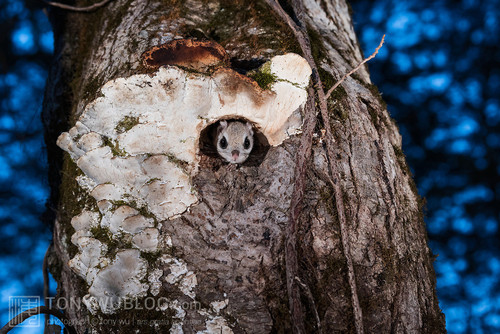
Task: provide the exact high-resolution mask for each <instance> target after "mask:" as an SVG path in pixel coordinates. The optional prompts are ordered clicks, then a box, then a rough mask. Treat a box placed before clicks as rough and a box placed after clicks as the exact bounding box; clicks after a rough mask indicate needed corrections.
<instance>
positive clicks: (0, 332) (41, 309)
mask: <svg viewBox="0 0 500 334" xmlns="http://www.w3.org/2000/svg"><path fill="white" fill-rule="evenodd" d="M38 314H50V315H53V316H55V317H57V318H59V319H60V320H62V322H63V323H64V326H65V328H66V329H67V330H68V333H69V334H76V331H75V329H74V328H73V327H71V326H69V325H68V321H66V320H68V319H67V318H66V316H65V315H64V314H63V313H62V312H60V311H58V310H55V309H52V308H49V307H47V306H38V307H33V308H30V309H29V310H26V311H24V312H22V313H19V314H18V315H16V316H15V317H14V318H13V319H11V320H10V321H9V322H8V323H7V324H6V325H5V326H3V327H2V328H1V329H0V334H6V333H8V332H10V331H11V330H12V329H14V327H16V326H17V325H19V324H20V323H22V322H23V321H24V320H26V319H28V318H29V317H32V316H34V315H38ZM63 320H64V321H63Z"/></svg>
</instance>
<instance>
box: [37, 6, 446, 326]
mask: <svg viewBox="0 0 500 334" xmlns="http://www.w3.org/2000/svg"><path fill="white" fill-rule="evenodd" d="M300 3H301V6H303V12H302V13H295V14H300V15H297V16H298V18H297V17H295V14H294V13H293V12H292V8H293V6H284V8H285V10H286V11H287V12H288V14H289V15H290V16H291V17H292V18H294V19H298V20H301V21H302V22H303V23H304V24H305V25H306V27H305V28H306V29H307V30H306V31H307V35H308V37H309V40H310V42H311V48H312V56H313V57H314V61H315V63H316V65H317V66H318V71H319V76H320V78H321V81H322V82H323V85H324V86H325V87H324V88H325V90H327V89H328V88H329V87H331V86H332V85H333V84H334V83H335V82H336V81H337V80H339V79H340V78H341V77H342V75H343V74H345V73H347V72H348V71H349V70H351V69H352V68H354V67H355V66H356V65H357V64H358V63H359V62H361V61H362V54H361V51H360V48H359V45H358V42H357V39H356V36H355V34H354V30H353V27H352V21H351V18H350V13H349V7H348V5H347V4H346V3H345V1H343V0H338V1H311V0H302V1H301V2H300ZM295 8H296V7H295ZM51 20H52V22H53V26H54V33H55V43H56V49H55V60H54V64H53V66H52V69H51V72H50V75H49V80H48V84H47V89H46V95H45V101H44V111H43V119H44V122H45V125H46V142H47V150H48V154H49V161H50V168H51V175H50V182H51V186H52V193H51V203H50V204H51V207H54V208H57V209H56V210H54V215H55V217H54V219H55V224H54V246H55V247H54V252H53V254H52V257H51V261H50V263H51V272H52V274H53V275H54V277H55V279H56V280H57V281H58V295H57V298H58V299H59V300H65V303H59V306H60V305H63V304H64V305H63V306H64V307H61V308H64V311H65V313H66V314H67V317H68V318H69V319H71V322H72V325H73V326H74V327H75V329H76V330H77V332H78V333H85V332H86V331H87V330H94V331H95V332H98V333H101V332H111V333H131V332H132V330H139V331H140V332H141V333H149V332H151V333H156V332H167V330H169V331H170V332H171V333H181V332H184V333H196V332H201V333H221V332H222V333H231V332H234V333H269V332H272V333H289V332H291V331H292V328H294V327H295V326H297V324H293V323H292V322H293V319H295V317H293V316H292V317H291V316H290V306H289V305H290V303H289V290H288V289H287V269H288V268H287V261H286V258H285V257H286V248H287V247H289V246H290V245H287V243H286V241H287V240H288V237H289V236H288V235H287V233H288V232H290V230H289V223H290V216H291V215H293V217H294V220H295V221H296V222H297V226H296V229H295V233H296V235H295V237H296V240H297V243H296V244H295V245H292V248H293V247H295V250H294V252H296V253H297V260H298V261H297V264H298V266H297V268H296V271H297V277H296V278H295V280H296V281H297V283H296V285H295V286H294V289H296V290H295V291H298V293H299V294H300V300H299V303H300V305H301V312H303V314H302V318H303V321H304V323H303V324H301V326H302V328H303V329H299V331H301V330H302V331H305V332H307V333H313V332H323V333H351V332H352V333H354V332H356V331H358V332H359V328H356V326H355V317H356V316H357V314H358V313H357V312H356V310H355V306H354V305H353V298H352V297H353V295H356V299H357V301H358V302H359V307H360V309H361V310H360V311H361V312H362V328H363V329H364V332H367V333H443V332H445V324H444V315H443V314H442V313H441V310H440V309H439V305H438V300H437V297H436V290H435V274H434V270H433V265H432V261H433V255H432V253H431V251H430V250H429V248H428V245H427V233H426V230H425V223H424V219H423V206H424V201H423V200H422V199H421V198H420V197H419V195H418V193H417V190H416V186H415V184H414V182H413V180H412V176H411V173H410V170H409V168H408V166H407V164H406V161H405V157H404V154H403V153H402V150H401V137H400V135H399V132H398V129H397V126H396V124H395V122H394V121H393V120H392V119H391V118H390V116H389V115H388V112H387V109H386V105H385V103H384V102H383V100H382V99H381V97H380V94H379V93H378V91H377V89H376V87H375V86H373V85H372V84H371V82H370V79H369V74H368V72H367V70H366V68H362V69H360V70H359V71H358V72H357V73H356V74H355V75H353V76H351V77H350V78H348V79H347V80H346V81H345V82H344V83H343V84H342V85H341V86H339V87H338V88H337V89H336V90H335V91H334V92H333V94H332V96H331V97H330V98H329V99H328V100H327V108H328V116H329V119H328V122H326V120H325V119H322V118H321V116H320V115H318V117H319V122H318V124H317V126H316V129H314V131H315V132H316V135H317V136H316V137H315V140H314V141H313V143H312V148H311V152H312V153H311V158H310V160H309V161H308V162H306V165H305V166H306V168H305V169H306V172H305V173H306V174H305V175H306V178H305V184H304V193H303V199H302V201H301V203H294V202H293V201H294V198H292V197H293V195H294V194H295V192H294V185H295V181H296V180H295V176H294V175H295V174H294V173H295V171H296V169H295V167H296V163H297V161H298V159H297V155H300V154H302V153H303V152H301V151H300V150H299V147H300V145H301V135H295V136H291V137H290V138H288V139H286V140H285V141H284V142H283V143H282V144H281V145H278V146H274V147H273V146H272V147H270V148H269V150H268V151H267V154H266V155H265V157H264V158H263V160H262V161H261V162H260V164H255V165H249V166H245V165H243V166H241V167H240V168H236V169H231V168H226V167H225V166H221V165H216V166H203V165H200V167H199V168H198V169H196V170H194V171H191V172H192V174H191V182H192V184H193V187H194V188H195V190H196V194H197V195H196V196H197V198H198V202H197V204H195V205H191V206H190V207H189V210H187V211H184V212H183V213H182V214H179V215H176V216H175V217H169V218H168V219H160V217H158V216H155V215H154V214H153V215H150V213H149V214H148V215H147V217H148V218H149V217H150V218H151V219H153V220H154V221H155V223H157V225H155V227H156V228H158V230H159V231H160V235H163V236H169V237H170V238H171V240H170V241H169V242H166V243H165V245H163V247H160V249H159V251H157V252H154V253H147V252H141V255H140V261H146V262H147V268H148V269H147V273H146V274H144V275H143V276H142V278H141V280H140V281H141V282H142V283H144V284H148V286H153V285H155V284H156V285H155V286H157V285H158V284H159V285H160V287H159V288H158V289H156V290H155V292H152V290H153V289H152V288H151V289H150V290H148V292H146V293H145V294H142V295H137V296H135V297H134V298H132V299H133V300H134V301H135V302H137V305H139V307H134V308H131V309H126V308H124V307H123V305H122V307H121V308H118V309H117V310H114V311H113V312H111V313H103V312H102V311H97V312H93V313H91V312H90V311H89V308H88V307H86V305H84V304H79V303H78V302H72V303H68V301H70V300H72V301H80V300H82V298H83V297H84V296H86V295H88V294H89V289H90V286H89V284H88V282H86V281H85V280H84V279H82V278H81V277H80V276H78V275H77V274H76V273H75V271H74V270H73V269H72V268H71V267H70V266H69V265H68V262H70V260H72V259H73V258H74V257H75V255H76V254H78V253H79V252H81V249H77V247H75V245H74V244H72V242H71V240H72V236H73V235H74V234H75V228H74V225H75V223H74V222H75V220H74V218H75V217H77V216H79V215H81V214H82V212H83V211H85V210H87V211H88V212H95V213H96V214H97V215H104V214H103V213H102V205H101V204H102V203H101V204H100V203H99V202H98V201H96V199H95V198H94V197H92V196H91V195H90V191H89V190H87V189H84V188H82V186H81V183H78V182H77V177H79V176H82V175H83V173H82V171H81V170H80V168H79V167H77V164H75V163H74V162H73V161H72V160H71V158H70V156H69V155H68V154H65V155H64V156H63V155H62V150H60V149H59V148H58V147H57V146H56V145H55V143H56V140H57V138H58V136H59V135H60V134H61V133H62V132H64V131H68V130H69V128H71V127H72V126H74V125H75V123H76V121H77V120H79V119H80V117H81V116H82V113H84V110H85V108H86V107H87V106H88V105H89V103H90V102H92V101H94V100H96V99H97V98H99V97H100V96H101V87H102V86H104V84H106V83H107V82H109V81H111V80H114V79H117V78H127V77H131V76H133V75H136V74H139V73H149V74H150V75H153V74H151V71H150V70H148V69H146V68H145V67H144V65H143V64H142V62H141V55H142V54H143V52H145V51H147V50H149V49H151V48H152V47H154V46H156V45H158V44H162V43H165V42H169V41H171V40H172V39H174V38H198V39H210V40H214V41H216V42H218V43H219V44H220V45H222V47H223V48H224V49H225V50H226V52H227V53H228V55H229V57H230V59H231V60H230V65H231V66H232V67H233V68H235V69H237V70H238V71H239V72H241V73H247V71H249V70H252V69H254V68H256V67H257V66H258V65H261V64H262V63H263V62H264V61H267V60H269V59H271V58H272V57H273V56H276V55H281V54H284V53H287V52H295V53H299V54H302V51H301V48H300V45H299V43H298V42H297V40H296V36H295V35H294V33H293V31H292V30H291V29H290V28H289V26H288V25H287V24H286V22H284V21H283V20H282V18H280V16H279V15H277V14H276V13H274V12H273V10H272V9H271V8H270V7H269V6H268V5H267V4H266V2H265V1H223V0H221V1H202V0H189V1H176V0H172V1H164V2H161V1H157V0H151V1H142V0H135V1H134V0H128V1H121V0H116V1H112V2H111V3H109V4H108V5H107V6H105V7H103V8H100V9H98V10H96V11H95V12H93V13H90V14H82V13H70V12H66V11H63V10H60V9H54V10H52V11H51ZM116 98H117V99H118V98H119V97H116ZM328 123H329V124H330V130H331V131H332V133H333V135H334V140H335V144H336V146H335V147H334V150H335V156H334V157H333V159H332V157H331V154H329V152H328V150H327V147H326V146H325V141H324V136H323V133H324V128H323V127H324V124H328ZM304 131H305V133H306V132H307V129H304ZM302 136H305V134H303V135H302ZM329 163H330V164H334V165H335V167H336V171H337V173H338V175H331V172H330V169H329V167H328V166H329ZM335 185H339V187H340V189H341V201H342V205H343V207H344V210H345V212H341V213H339V212H338V207H339V205H338V204H339V203H337V202H336V200H337V201H338V199H339V196H335V191H334V188H335ZM121 204H127V205H128V206H130V207H132V208H134V205H133V204H132V203H131V202H128V203H126V201H125V203H116V202H115V203H114V204H113V205H115V206H119V205H121ZM292 205H293V212H290V210H291V209H290V208H291V206H292ZM297 208H299V209H298V211H297ZM135 209H137V210H139V211H140V208H139V207H135ZM99 210H101V213H99V212H100V211H99ZM141 213H142V212H141ZM339 215H345V219H346V222H347V224H346V226H345V227H342V226H341V224H340V222H339ZM99 219H100V218H99ZM72 220H73V225H72ZM342 228H344V229H345V230H344V231H341V229H342ZM92 233H93V235H92V237H93V238H95V239H98V240H99V242H101V243H102V244H106V249H107V250H108V255H106V256H108V257H109V259H110V261H115V260H116V258H117V257H118V255H117V254H119V251H126V250H130V248H133V247H131V246H130V243H127V242H125V241H123V240H121V239H119V240H118V241H117V240H115V239H113V238H109V236H106V235H99V236H98V235H97V230H95V229H94V230H93V232H92ZM342 238H344V239H342ZM113 247H114V248H117V249H116V250H115V251H114V252H111V253H109V252H110V250H111V249H112V248H113ZM148 254H149V255H148ZM349 263H352V268H353V273H352V276H353V277H352V278H353V279H354V281H355V285H354V287H353V284H351V283H352V282H351V281H350V279H349ZM155 270H159V272H160V273H161V274H160V277H157V276H155V275H154V274H153V273H158V271H155ZM175 274H179V276H178V277H177V278H175V277H176V276H175ZM193 281H194V282H195V283H196V284H194V285H193V286H194V287H193V288H192V290H189V291H188V292H186V288H185V286H184V285H185V284H187V283H188V282H191V283H192V282H193ZM350 282H351V283H350ZM183 284H184V285H183ZM353 289H354V291H353ZM148 298H152V299H151V300H153V299H154V300H155V301H157V300H158V299H159V298H162V300H163V301H164V302H165V301H166V304H167V305H163V307H160V306H159V305H155V308H153V309H150V308H148V307H146V306H145V302H147V300H148ZM152 303H153V302H152ZM56 305H58V304H57V303H56ZM66 305H67V307H66ZM141 306H142V307H141ZM141 308H142V309H141ZM120 320H122V321H121V322H120ZM301 326H299V327H301ZM296 331H297V329H296Z"/></svg>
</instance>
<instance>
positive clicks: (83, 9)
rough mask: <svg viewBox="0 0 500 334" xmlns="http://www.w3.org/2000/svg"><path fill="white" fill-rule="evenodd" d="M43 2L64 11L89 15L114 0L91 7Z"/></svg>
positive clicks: (45, 0) (104, 0) (44, 0)
mask: <svg viewBox="0 0 500 334" xmlns="http://www.w3.org/2000/svg"><path fill="white" fill-rule="evenodd" d="M42 1H43V2H45V3H46V4H47V5H49V6H52V7H57V8H62V9H66V10H70V11H73V12H84V13H88V12H92V11H94V10H96V9H99V8H101V7H103V6H104V5H106V4H107V3H108V2H111V1H112V0H103V1H101V2H97V3H95V4H93V5H90V6H87V7H75V6H70V5H65V4H63V3H60V2H53V1H47V0H42Z"/></svg>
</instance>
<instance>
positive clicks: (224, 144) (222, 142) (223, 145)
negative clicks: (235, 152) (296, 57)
mask: <svg viewBox="0 0 500 334" xmlns="http://www.w3.org/2000/svg"><path fill="white" fill-rule="evenodd" d="M219 146H220V148H222V149H226V148H227V139H226V137H222V138H221V139H220V141H219Z"/></svg>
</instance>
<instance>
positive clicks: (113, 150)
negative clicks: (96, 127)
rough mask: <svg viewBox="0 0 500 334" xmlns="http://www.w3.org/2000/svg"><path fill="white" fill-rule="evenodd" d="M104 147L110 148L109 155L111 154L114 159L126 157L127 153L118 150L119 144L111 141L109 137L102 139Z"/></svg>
mask: <svg viewBox="0 0 500 334" xmlns="http://www.w3.org/2000/svg"><path fill="white" fill-rule="evenodd" d="M104 145H106V146H109V147H110V148H111V153H113V156H114V157H125V156H127V152H126V151H125V150H123V149H120V144H119V143H118V141H113V140H112V139H111V138H109V137H104Z"/></svg>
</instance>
